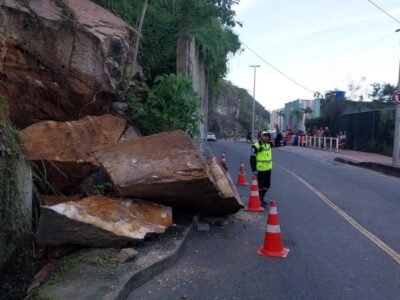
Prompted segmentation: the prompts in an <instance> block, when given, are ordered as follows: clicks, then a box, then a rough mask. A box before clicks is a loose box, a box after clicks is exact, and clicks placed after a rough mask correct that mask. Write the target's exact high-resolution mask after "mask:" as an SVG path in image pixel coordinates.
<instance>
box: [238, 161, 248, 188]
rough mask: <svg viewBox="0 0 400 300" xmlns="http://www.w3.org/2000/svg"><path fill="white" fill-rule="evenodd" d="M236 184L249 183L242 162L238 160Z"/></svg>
mask: <svg viewBox="0 0 400 300" xmlns="http://www.w3.org/2000/svg"><path fill="white" fill-rule="evenodd" d="M236 184H237V185H249V184H248V183H247V179H246V174H245V172H244V164H243V162H242V161H241V162H240V168H239V175H238V178H237V181H236Z"/></svg>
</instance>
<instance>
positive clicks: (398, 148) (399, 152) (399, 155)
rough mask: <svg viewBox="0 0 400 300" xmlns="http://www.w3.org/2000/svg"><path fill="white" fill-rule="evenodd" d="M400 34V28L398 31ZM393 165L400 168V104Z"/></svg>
mask: <svg viewBox="0 0 400 300" xmlns="http://www.w3.org/2000/svg"><path fill="white" fill-rule="evenodd" d="M396 32H400V28H399V29H397V30H396ZM397 91H400V65H399V81H398V83H397ZM392 164H393V166H394V167H400V104H398V103H396V117H395V123H394V141H393V156H392Z"/></svg>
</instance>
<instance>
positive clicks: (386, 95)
mask: <svg viewBox="0 0 400 300" xmlns="http://www.w3.org/2000/svg"><path fill="white" fill-rule="evenodd" d="M371 87H372V92H371V93H370V94H369V95H368V96H370V97H371V99H372V101H378V102H386V103H387V102H391V101H392V95H393V93H394V92H395V91H396V86H395V85H392V84H390V83H382V84H381V83H377V82H374V83H373V84H371Z"/></svg>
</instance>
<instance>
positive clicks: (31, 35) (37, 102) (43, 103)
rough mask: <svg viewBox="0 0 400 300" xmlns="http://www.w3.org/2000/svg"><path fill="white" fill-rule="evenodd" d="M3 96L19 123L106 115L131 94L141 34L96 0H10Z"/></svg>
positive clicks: (4, 8)
mask: <svg viewBox="0 0 400 300" xmlns="http://www.w3.org/2000/svg"><path fill="white" fill-rule="evenodd" d="M1 2H2V3H1V7H0V94H1V96H2V97H3V98H5V99H6V100H7V101H8V102H9V106H10V112H11V119H12V121H13V123H14V124H16V125H17V126H19V127H20V128H25V127H27V126H29V125H31V124H33V123H36V122H38V121H41V120H56V121H69V120H76V119H78V118H80V117H83V116H85V115H88V114H91V115H94V114H102V113H104V112H106V111H108V109H109V108H111V107H112V103H113V102H114V101H117V100H119V99H121V98H122V96H124V94H125V92H126V90H127V87H128V85H129V81H130V79H131V78H132V75H133V73H134V72H135V71H136V70H137V69H138V68H137V66H134V63H133V52H134V48H135V47H134V44H135V40H136V36H137V32H136V31H135V30H134V29H132V28H131V27H129V26H128V25H127V24H126V23H125V22H124V21H122V20H121V19H120V18H118V17H116V16H115V15H113V14H112V13H110V12H109V11H107V10H105V9H103V8H102V7H100V6H98V5H96V4H94V3H93V2H91V1H89V0H59V1H54V0H26V1H16V0H3V1H1Z"/></svg>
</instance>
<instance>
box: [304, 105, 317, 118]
mask: <svg viewBox="0 0 400 300" xmlns="http://www.w3.org/2000/svg"><path fill="white" fill-rule="evenodd" d="M301 110H302V111H303V113H304V114H305V115H306V116H307V115H311V114H312V113H313V112H314V111H313V110H312V108H311V107H309V106H308V107H306V108H302V109H301Z"/></svg>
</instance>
